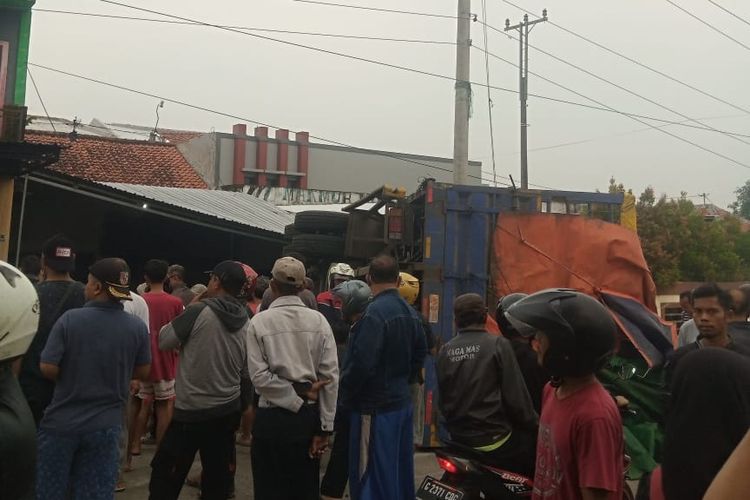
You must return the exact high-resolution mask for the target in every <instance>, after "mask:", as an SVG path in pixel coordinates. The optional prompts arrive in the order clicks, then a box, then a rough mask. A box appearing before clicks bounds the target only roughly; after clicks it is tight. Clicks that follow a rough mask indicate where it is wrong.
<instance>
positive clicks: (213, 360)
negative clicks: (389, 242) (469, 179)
mask: <svg viewBox="0 0 750 500" xmlns="http://www.w3.org/2000/svg"><path fill="white" fill-rule="evenodd" d="M75 257H76V253H75V247H74V244H73V242H72V241H70V240H69V239H68V238H66V237H64V236H62V235H58V236H54V237H52V238H50V240H49V241H47V242H46V243H45V245H44V248H43V249H42V252H41V258H40V260H39V269H38V270H36V271H34V270H33V269H30V267H31V266H32V264H33V262H31V260H26V261H25V263H26V264H27V265H26V266H25V269H24V271H26V273H22V272H21V271H19V270H17V269H15V268H13V267H12V266H10V265H7V264H5V263H2V266H1V267H0V270H2V276H3V279H0V284H7V285H8V286H7V287H6V288H5V289H3V290H4V293H5V292H7V293H8V294H10V295H12V296H13V298H14V300H13V301H10V302H6V301H5V299H4V302H6V304H3V321H4V322H5V321H6V317H7V322H8V325H7V326H8V328H9V329H11V330H12V332H11V333H12V336H11V337H10V339H11V341H12V344H11V345H12V347H13V349H6V348H5V345H3V349H2V350H0V354H1V356H0V368H2V372H1V373H0V387H2V388H3V394H2V396H1V397H2V401H1V402H2V403H7V405H8V407H9V408H10V410H11V411H10V414H9V415H6V413H7V412H2V411H0V418H2V417H5V418H4V420H7V421H8V422H7V423H8V425H7V426H3V433H4V434H6V431H7V436H9V437H11V438H12V439H9V438H3V439H2V440H0V441H2V443H1V444H2V448H1V449H0V451H2V454H0V497H2V498H19V499H26V498H38V499H45V500H47V499H61V500H63V499H69V498H72V499H84V498H85V499H100V498H101V499H104V498H107V499H108V498H113V496H114V494H115V492H116V491H119V490H123V489H124V488H125V486H126V485H125V483H124V481H123V478H124V477H127V476H124V475H123V473H124V472H126V471H128V470H129V469H130V468H131V467H132V462H133V460H134V457H137V456H139V455H140V454H141V452H142V443H143V441H144V439H145V435H146V434H147V433H148V430H149V428H151V427H152V431H151V433H152V435H153V439H154V443H155V445H156V451H155V454H154V457H153V460H152V461H151V464H150V465H151V478H150V483H149V497H150V498H153V499H159V500H161V499H176V498H178V496H179V495H180V492H181V490H182V488H183V485H184V484H185V483H186V481H187V482H190V480H191V478H188V473H189V471H190V469H191V467H192V465H193V461H194V459H195V455H196V453H200V457H201V471H200V473H199V475H198V477H197V478H192V481H193V482H194V483H197V485H198V486H199V488H200V490H201V493H200V495H201V498H204V499H209V500H210V499H226V498H230V497H232V496H234V495H235V494H239V495H240V496H243V493H242V492H235V491H234V476H235V474H236V473H238V472H239V473H242V472H240V471H237V470H236V446H237V445H238V444H240V445H242V444H245V445H250V446H251V458H252V471H251V472H252V477H253V489H254V491H253V493H254V498H256V499H259V500H262V499H264V498H265V499H276V498H288V499H305V498H309V499H318V498H320V497H321V494H322V495H324V496H329V497H330V498H342V497H343V496H344V491H345V489H346V487H347V484H349V488H350V490H351V495H352V498H362V499H365V498H413V497H414V481H413V476H414V472H413V469H414V465H413V451H414V436H413V417H412V397H413V393H414V389H413V387H412V386H413V385H414V384H415V383H417V382H416V381H417V380H418V379H419V377H420V373H419V372H421V369H422V366H423V361H424V357H425V355H426V353H427V344H428V340H427V336H426V333H425V330H424V327H423V320H422V318H421V317H420V315H419V314H418V313H417V311H416V309H415V308H414V307H413V306H412V305H410V304H409V303H407V302H406V301H405V300H404V299H403V298H402V297H401V294H400V293H399V284H400V282H401V280H400V275H399V269H398V263H397V262H396V260H395V259H393V258H392V257H390V256H388V255H381V256H378V257H376V258H375V259H373V260H372V262H371V263H370V265H369V272H368V274H367V276H365V277H363V278H364V280H355V279H354V271H353V270H352V268H351V267H349V266H348V265H346V264H337V265H335V266H333V267H332V268H331V270H330V272H329V275H328V276H327V277H326V281H327V283H325V285H324V286H323V288H324V291H323V292H322V293H321V294H319V295H318V296H317V297H316V296H315V294H314V293H313V292H312V283H311V280H310V278H309V277H308V276H307V273H306V269H305V266H304V264H303V262H302V261H303V258H302V257H301V256H291V255H290V256H285V257H282V258H280V259H278V260H277V261H276V263H275V264H274V266H273V269H272V271H271V276H270V277H268V278H266V277H262V276H259V275H258V274H257V273H256V272H255V270H254V269H253V268H252V267H250V266H249V265H247V264H244V263H242V262H237V261H229V260H228V261H224V262H220V263H218V264H217V265H216V266H215V267H214V269H213V270H212V271H211V272H210V273H208V274H209V276H208V280H207V283H206V284H205V285H202V286H198V285H196V286H193V287H192V288H191V287H188V284H187V283H186V271H185V269H184V267H182V266H180V265H176V264H172V265H170V264H169V263H167V262H166V261H163V260H158V259H153V260H149V261H148V262H146V263H145V264H144V265H143V282H142V283H141V284H138V285H137V286H136V283H137V282H134V280H133V276H131V271H130V267H129V265H128V263H127V262H125V261H124V260H122V259H120V258H105V259H101V260H99V261H97V262H95V263H94V264H93V265H92V266H91V267H90V268H89V270H88V277H87V281H86V284H85V285H84V284H83V283H79V282H77V281H75V280H74V279H73V277H72V273H73V271H74V269H75ZM32 281H33V282H34V283H33V284H32ZM132 288H135V289H136V291H131V289H132ZM10 295H8V296H10ZM4 297H5V296H4ZM415 298H416V296H415ZM2 343H3V344H5V341H3V342H2ZM430 343H431V344H432V345H434V341H431V342H430ZM6 361H7V362H6ZM8 417H12V418H8ZM152 422H153V426H151V423H152ZM334 432H336V435H337V437H336V440H335V443H336V446H335V447H334V449H333V451H332V457H331V460H330V461H329V465H328V467H327V470H326V471H325V472H326V474H325V478H324V485H323V488H322V491H321V486H320V473H321V470H320V459H321V457H322V455H323V454H324V453H325V452H327V451H328V450H329V444H330V438H331V436H332V435H333V434H334ZM11 448H12V452H11V451H10V449H11ZM367 456H372V457H373V459H371V460H365V461H362V460H361V457H367Z"/></svg>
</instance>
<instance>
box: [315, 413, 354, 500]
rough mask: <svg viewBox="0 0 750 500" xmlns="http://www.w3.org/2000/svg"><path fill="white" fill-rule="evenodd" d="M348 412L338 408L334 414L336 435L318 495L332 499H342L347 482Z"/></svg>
mask: <svg viewBox="0 0 750 500" xmlns="http://www.w3.org/2000/svg"><path fill="white" fill-rule="evenodd" d="M349 420H350V417H349V412H345V411H343V410H342V409H341V408H339V409H338V410H337V412H336V423H335V430H336V435H335V436H334V440H333V447H332V448H331V459H330V460H329V461H328V467H326V473H325V475H324V476H323V482H322V483H321V485H320V494H321V495H325V496H327V497H332V498H344V490H346V483H347V482H348V481H349Z"/></svg>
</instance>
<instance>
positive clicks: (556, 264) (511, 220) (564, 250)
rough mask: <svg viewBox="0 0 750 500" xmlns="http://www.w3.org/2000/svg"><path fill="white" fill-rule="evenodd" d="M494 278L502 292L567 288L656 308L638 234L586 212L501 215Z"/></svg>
mask: <svg viewBox="0 0 750 500" xmlns="http://www.w3.org/2000/svg"><path fill="white" fill-rule="evenodd" d="M493 252H494V255H493V257H494V266H493V273H492V276H493V281H494V283H495V289H496V290H499V291H500V295H505V294H507V293H511V292H526V293H532V292H535V291H537V290H541V289H544V288H552V287H565V288H574V289H577V290H581V291H583V292H586V293H588V294H592V295H597V293H596V292H597V291H599V290H601V289H607V290H612V291H615V292H619V293H622V294H625V295H628V296H631V297H633V298H635V299H637V300H639V301H640V302H642V303H643V304H645V305H646V306H647V307H648V308H649V309H651V310H652V311H656V286H655V285H654V281H653V279H652V278H651V273H650V271H649V270H648V266H647V264H646V260H645V258H644V257H643V252H642V250H641V244H640V241H639V240H638V235H637V234H636V233H635V232H633V231H631V230H629V229H627V228H624V227H622V226H618V225H615V224H610V223H608V222H604V221H601V220H598V219H591V218H588V217H582V216H572V215H557V214H528V215H521V214H506V213H503V214H501V215H500V216H499V217H498V218H497V226H496V228H495V234H494V245H493Z"/></svg>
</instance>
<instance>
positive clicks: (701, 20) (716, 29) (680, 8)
mask: <svg viewBox="0 0 750 500" xmlns="http://www.w3.org/2000/svg"><path fill="white" fill-rule="evenodd" d="M664 1H665V2H667V3H668V4H670V5H671V6H673V7H674V8H676V9H679V10H681V11H682V12H684V13H685V14H687V15H688V16H690V17H692V18H693V19H695V20H696V21H698V22H699V23H701V24H703V25H705V26H707V27H709V28H711V29H712V30H714V31H715V32H717V33H718V34H720V35H721V36H723V37H724V38H728V39H729V40H731V41H733V42H734V43H736V44H737V45H739V46H740V47H742V48H744V49H745V50H750V47H748V46H747V45H745V44H744V43H742V42H740V41H739V40H737V39H736V38H734V37H732V36H730V35H728V34H727V33H725V32H724V31H722V30H720V29H719V28H717V27H716V26H714V25H713V24H711V23H709V22H708V21H705V20H703V19H701V18H700V17H698V16H696V15H695V14H693V13H692V12H690V11H689V10H687V9H685V8H683V7H680V6H679V5H677V4H676V3H674V2H673V1H672V0H664Z"/></svg>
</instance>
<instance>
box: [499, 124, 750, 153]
mask: <svg viewBox="0 0 750 500" xmlns="http://www.w3.org/2000/svg"><path fill="white" fill-rule="evenodd" d="M738 116H744V115H726V116H718V117H707V118H701V119H702V120H711V119H717V118H735V117H738ZM670 126H671V125H670V124H665V125H657V126H655V127H654V126H651V127H644V128H639V129H635V130H628V131H626V132H619V133H616V134H607V135H600V136H597V137H589V138H587V139H578V140H575V141H568V142H562V143H559V144H550V145H549V146H540V147H536V148H531V149H529V151H549V150H552V149H559V148H565V147H568V146H578V145H580V144H587V143H589V142H595V141H599V140H602V139H612V138H615V137H622V136H626V135H633V134H638V133H641V132H649V131H651V130H653V129H654V128H663V127H670ZM518 154H520V151H517V152H515V153H508V154H507V155H505V156H515V155H518Z"/></svg>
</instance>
